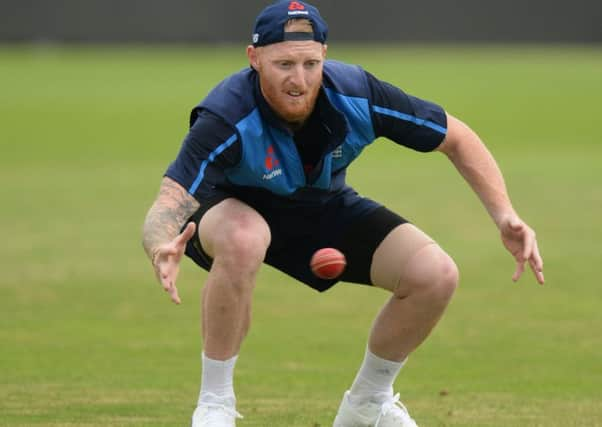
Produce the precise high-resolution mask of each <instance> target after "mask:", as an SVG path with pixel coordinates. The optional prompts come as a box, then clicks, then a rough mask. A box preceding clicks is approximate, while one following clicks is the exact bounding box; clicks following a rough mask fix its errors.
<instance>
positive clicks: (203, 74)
mask: <svg viewBox="0 0 602 427" xmlns="http://www.w3.org/2000/svg"><path fill="white" fill-rule="evenodd" d="M314 4H315V5H317V6H318V7H319V8H320V10H321V12H322V15H323V16H324V17H325V18H326V20H327V21H328V23H329V26H330V38H329V51H328V54H329V56H330V57H331V58H334V59H339V60H343V61H347V62H352V63H358V64H360V65H362V66H363V67H364V68H365V69H367V70H369V71H370V72H372V73H373V74H375V75H377V76H378V77H380V78H382V79H383V80H386V81H389V82H391V83H393V84H395V85H397V86H399V87H401V88H402V89H404V90H405V91H406V92H408V93H410V94H413V95H416V96H419V97H422V98H425V99H428V100H431V101H433V102H436V103H439V104H440V105H442V106H443V107H445V109H446V110H447V111H449V112H450V113H452V114H454V115H456V116H458V117H459V118H461V119H462V120H464V121H466V122H467V123H468V124H469V125H470V126H471V127H472V128H473V129H475V130H476V131H477V132H478V133H479V135H480V136H481V137H482V138H483V140H484V141H485V142H486V144H487V146H488V147H489V149H490V150H491V151H492V152H493V154H494V155H495V157H496V159H497V160H498V162H499V164H500V166H501V168H502V170H503V172H504V174H505V178H506V182H507V185H508V188H509V190H510V194H511V196H512V199H513V201H514V203H515V206H516V208H517V209H518V211H519V213H520V214H521V215H522V216H523V218H524V219H525V220H527V222H528V223H530V224H531V225H532V226H533V227H534V228H535V229H536V231H537V233H538V239H539V242H540V248H541V252H542V254H543V256H544V260H545V272H546V279H547V283H546V285H545V286H544V287H540V286H538V285H537V284H536V283H535V280H534V279H533V278H532V277H531V276H530V273H529V272H527V273H526V274H525V276H524V277H523V278H522V279H521V281H520V282H519V283H518V284H513V283H512V282H511V280H510V277H511V275H512V273H513V271H514V262H513V260H512V259H511V257H510V256H509V255H508V254H507V253H506V252H505V250H504V249H503V247H502V245H501V243H500V241H499V238H498V232H497V230H496V229H495V226H494V225H493V223H492V222H491V220H490V219H489V217H488V216H487V214H486V212H485V210H484V209H483V208H482V206H481V205H480V203H479V201H478V200H477V198H476V197H475V196H474V194H473V193H472V192H471V191H470V189H469V188H468V186H467V185H466V184H465V183H464V182H463V180H462V179H461V177H460V176H459V175H458V173H457V172H456V171H455V170H454V169H453V167H452V166H451V164H450V162H449V161H447V159H446V158H444V156H442V155H440V154H436V153H435V154H420V153H415V152H412V151H410V150H406V149H403V148H400V147H399V146H396V145H395V144H392V143H389V142H387V141H384V140H383V141H377V142H375V143H374V144H372V145H371V146H370V147H368V148H367V149H366V151H365V154H363V155H362V156H361V157H360V158H359V159H358V160H357V161H356V162H354V163H353V165H351V167H350V169H349V173H348V182H349V183H350V184H351V185H353V186H354V187H355V188H356V189H357V190H358V191H360V192H361V193H362V194H364V195H366V196H370V197H372V198H374V199H376V200H378V201H381V202H383V203H385V204H386V205H387V206H388V207H389V208H391V209H393V210H395V211H398V212H399V213H401V214H402V215H403V216H405V217H407V218H409V219H410V220H412V221H413V222H414V223H416V224H417V225H419V226H420V227H421V228H422V229H424V230H425V231H426V232H427V233H429V234H430V235H431V236H433V237H434V238H435V239H436V240H437V241H438V242H439V243H440V244H441V245H442V246H443V247H444V249H446V250H447V251H448V252H449V253H450V254H451V255H452V256H453V257H454V259H455V261H456V263H457V264H458V266H459V268H460V271H461V283H460V287H459V289H458V291H457V293H456V295H455V297H454V299H453V301H452V303H451V305H450V307H449V309H448V311H447V312H446V314H445V316H444V318H443V320H442V322H441V323H440V324H439V325H438V327H437V328H436V329H435V331H434V333H433V334H432V335H431V337H430V338H429V340H427V341H426V342H425V343H424V345H422V346H421V347H420V348H419V349H418V351H417V352H416V353H415V354H414V355H413V356H412V357H411V358H410V361H409V362H408V364H407V366H406V368H404V370H403V373H402V375H401V376H400V378H399V380H398V381H397V383H396V385H395V388H396V390H398V391H400V392H401V393H402V399H403V401H404V403H405V404H406V405H407V406H408V408H410V411H411V413H412V415H413V416H414V417H415V418H416V419H417V420H418V421H419V424H420V425H421V426H427V427H428V426H463V427H465V426H474V427H483V426H494V427H495V426H499V427H509V426H542V427H543V426H545V427H551V426H559V427H560V426H562V427H566V426H588V427H590V426H602V421H601V420H602V396H601V394H600V385H601V384H602V338H601V335H600V330H602V316H601V315H600V303H601V302H602V286H601V284H602V281H601V279H600V277H602V250H601V249H600V241H602V219H601V218H602V185H601V184H602V139H601V137H600V125H601V123H602V120H601V117H602V107H601V102H602V25H601V24H600V23H601V22H602V2H600V0H574V1H572V2H561V1H543V0H533V1H517V0H508V1H503V2H487V1H476V0H458V1H455V2H450V1H443V0H434V1H425V2H405V1H383V0H374V1H370V2H359V1H354V0H346V1H339V0H332V1H319V0H317V1H315V2H314ZM264 5H265V3H264V2H259V1H240V2H222V1H210V2H209V1H185V0H173V1H169V2H168V1H159V0H145V1H140V0H129V1H128V0H123V1H115V0H105V1H93V0H89V1H67V0H57V1H52V2H46V1H34V0H21V1H17V0H10V1H6V0H0V237H1V239H2V240H1V242H2V244H0V426H11V427H12V426H181V425H187V424H188V422H189V419H190V415H191V413H192V410H193V408H194V405H195V403H196V397H197V395H198V387H199V379H200V361H199V359H200V352H201V344H202V343H201V342H200V338H199V308H198V307H199V304H198V299H199V292H200V289H201V288H202V284H203V281H204V279H205V277H206V276H205V274H206V273H204V272H202V271H199V270H198V269H197V268H196V267H194V266H193V265H192V263H191V262H189V261H188V260H185V261H184V263H183V264H182V270H181V273H180V279H179V290H180V295H181V297H182V299H183V304H182V305H181V306H178V307H176V306H173V305H172V304H171V303H170V302H169V301H168V300H167V298H166V296H165V294H164V293H163V292H162V291H161V290H160V288H159V286H158V285H157V284H156V283H155V279H154V276H153V273H152V270H151V267H150V265H149V262H148V260H147V259H146V256H145V255H144V253H143V250H142V247H141V243H140V241H141V227H142V222H143V220H144V216H145V214H146V212H147V210H148V208H149V207H150V205H151V203H152V201H153V200H154V198H155V196H156V194H157V191H158V188H159V183H160V180H161V177H162V174H163V172H164V171H165V169H166V168H167V166H168V165H169V163H170V162H171V161H172V160H173V159H174V158H175V156H176V155H177V152H178V150H179V147H180V144H181V141H182V139H183V138H184V136H185V135H186V132H187V130H188V116H189V112H190V110H191V109H192V108H193V107H194V106H195V105H196V104H197V103H198V102H199V101H201V100H202V99H203V97H204V96H205V95H206V94H207V93H208V91H210V90H211V88H212V87H213V86H215V85H216V84H217V83H218V82H219V81H221V80H222V79H223V78H224V77H225V76H227V75H229V74H231V73H234V72H236V71H238V70H240V69H241V68H244V67H246V66H247V65H248V63H247V59H246V56H245V54H244V48H245V47H246V44H247V43H248V42H249V39H250V33H251V30H252V26H253V20H254V19H255V16H256V15H257V13H258V12H259V11H260V10H261V8H262V7H263V6H264ZM387 297H388V296H387V294H386V293H384V292H378V291H374V290H370V289H369V288H367V287H358V286H351V285H346V284H341V285H339V286H336V287H335V288H334V289H332V290H331V291H329V292H327V293H325V294H317V293H315V292H314V291H312V290H310V289H308V288H306V287H304V286H302V285H299V284H298V283H296V282H295V281H294V280H292V279H290V278H289V277H287V276H285V275H283V274H282V273H280V272H278V271H275V270H273V269H271V268H268V267H266V268H264V269H262V270H261V272H260V275H259V280H258V285H257V288H256V290H255V299H254V322H253V326H252V328H251V331H250V334H249V336H248V338H247V340H246V341H245V344H244V347H243V352H242V354H241V357H240V359H239V362H238V364H237V377H236V387H237V390H238V405H239V408H238V409H239V411H240V412H242V413H243V415H245V419H244V420H242V421H241V422H240V426H241V427H243V426H259V427H265V426H275V427H282V426H287V427H320V426H322V427H324V426H328V425H331V424H332V418H333V416H334V412H335V410H336V408H337V406H338V404H339V401H340V398H341V395H342V392H343V391H344V390H345V389H346V388H347V387H348V386H349V384H350V383H351V381H352V380H353V377H354V375H355V372H356V369H357V366H358V364H359V363H360V362H361V359H362V356H363V353H364V346H365V340H366V337H367V333H368V329H369V325H370V323H371V321H372V319H373V317H374V315H375V314H376V312H377V310H378V308H379V307H380V306H381V305H382V304H383V302H384V301H385V300H386V299H387Z"/></svg>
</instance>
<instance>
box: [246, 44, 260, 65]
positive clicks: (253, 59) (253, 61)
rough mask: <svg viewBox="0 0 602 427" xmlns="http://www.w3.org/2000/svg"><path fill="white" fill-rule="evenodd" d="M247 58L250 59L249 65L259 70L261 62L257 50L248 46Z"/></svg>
mask: <svg viewBox="0 0 602 427" xmlns="http://www.w3.org/2000/svg"><path fill="white" fill-rule="evenodd" d="M247 58H249V65H251V67H253V68H254V69H255V70H258V69H259V68H260V67H259V61H258V60H257V49H256V48H255V46H253V45H249V46H247Z"/></svg>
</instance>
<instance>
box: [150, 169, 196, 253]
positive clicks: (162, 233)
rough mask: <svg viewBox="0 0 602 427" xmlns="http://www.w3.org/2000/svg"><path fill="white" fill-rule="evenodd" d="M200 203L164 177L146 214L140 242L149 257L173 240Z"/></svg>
mask: <svg viewBox="0 0 602 427" xmlns="http://www.w3.org/2000/svg"><path fill="white" fill-rule="evenodd" d="M199 206H200V204H199V202H197V201H196V199H195V198H194V197H192V196H191V195H190V194H188V192H186V190H185V189H184V188H183V187H182V186H181V185H179V184H178V183H176V182H175V181H173V180H171V179H170V178H164V179H163V182H162V183H161V188H160V190H159V195H158V197H157V199H156V200H155V202H154V203H153V205H152V207H151V208H150V210H149V211H148V214H147V215H146V219H145V221H144V229H143V240H142V244H143V246H144V250H145V251H146V253H147V255H148V256H149V258H151V259H152V256H153V252H154V251H155V249H156V248H157V247H158V246H160V245H162V244H165V243H167V242H169V241H171V240H173V239H174V238H175V237H176V236H177V235H178V233H179V232H180V229H181V228H182V226H183V225H184V223H185V222H186V220H188V218H190V216H191V215H192V214H193V213H194V212H196V210H197V209H198V208H199Z"/></svg>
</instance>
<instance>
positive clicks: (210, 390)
mask: <svg viewBox="0 0 602 427" xmlns="http://www.w3.org/2000/svg"><path fill="white" fill-rule="evenodd" d="M236 359H238V355H236V356H234V357H231V358H230V359H227V360H214V359H210V358H208V357H207V356H205V352H203V374H202V380H201V392H200V393H199V404H200V402H201V401H203V402H212V403H222V404H228V405H229V406H234V405H235V403H236V399H235V397H234V365H235V364H236ZM216 400H218V402H216Z"/></svg>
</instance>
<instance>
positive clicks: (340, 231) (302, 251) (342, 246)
mask: <svg viewBox="0 0 602 427" xmlns="http://www.w3.org/2000/svg"><path fill="white" fill-rule="evenodd" d="M228 197H232V196H230V195H227V194H222V195H220V196H219V197H216V198H214V199H212V200H210V201H208V202H207V203H203V204H202V206H201V208H200V209H199V210H198V211H197V212H196V213H195V214H194V215H193V216H192V217H191V219H190V220H191V221H194V222H195V223H196V224H197V226H198V224H199V221H200V220H201V218H202V216H203V215H204V214H205V212H207V211H208V210H209V209H210V208H211V207H213V206H215V205H216V204H217V203H219V202H221V201H222V200H224V199H225V198H228ZM236 198H238V199H241V198H240V197H236ZM242 201H243V202H245V203H247V204H249V205H250V206H252V207H253V208H254V209H256V210H257V211H258V212H259V213H260V214H261V215H262V216H263V218H264V219H265V220H266V222H267V223H268V225H269V227H270V232H271V237H272V240H271V243H270V246H269V247H268V250H267V253H266V258H265V263H266V264H269V265H271V266H272V267H274V268H277V269H278V270H280V271H282V272H284V273H286V274H288V275H289V276H292V277H294V278H295V279H297V280H300V281H301V282H303V283H305V284H306V285H308V286H310V287H312V288H313V289H315V290H317V291H320V292H322V291H325V290H327V289H329V288H330V287H332V286H333V285H334V284H336V283H337V282H338V281H345V282H352V283H359V284H365V285H372V282H371V280H370V267H371V264H372V256H373V254H374V251H375V250H376V248H377V247H378V245H379V244H380V243H381V242H382V241H383V240H384V238H385V237H386V236H387V235H388V234H389V232H390V231H391V230H393V229H394V228H395V227H397V226H398V225H400V224H403V223H406V222H407V221H406V220H405V219H404V218H402V217H401V216H399V215H397V214H396V213H394V212H392V211H390V210H389V209H387V208H386V207H384V206H382V205H380V204H378V203H376V202H374V201H372V200H370V199H368V198H365V197H361V196H359V195H358V194H357V193H356V192H355V191H353V190H351V189H349V191H345V192H342V193H341V194H340V195H337V196H336V197H334V198H332V199H331V200H330V201H328V202H327V203H325V204H323V205H319V206H314V205H309V206H299V205H295V206H292V205H290V204H288V205H287V204H278V203H275V204H273V205H271V206H269V207H267V206H262V205H258V204H253V203H252V202H250V201H247V200H242ZM326 247H330V248H336V249H338V250H340V251H341V252H342V253H344V254H345V257H346V258H347V267H346V268H345V271H344V272H343V274H342V275H341V276H339V277H338V278H336V279H331V280H324V279H320V278H318V277H316V276H315V275H314V274H313V273H312V272H311V269H310V267H309V261H310V259H311V256H312V255H313V253H314V252H315V251H316V250H318V249H320V248H326ZM186 255H187V256H188V257H190V258H191V259H192V260H193V261H194V262H195V263H196V264H198V265H199V266H201V267H202V268H204V269H205V270H209V269H210V268H211V263H212V259H211V257H209V255H207V254H206V253H205V251H204V250H203V249H202V247H201V243H200V241H199V237H198V234H196V233H195V236H194V237H193V238H192V239H190V241H189V242H188V245H187V247H186Z"/></svg>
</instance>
